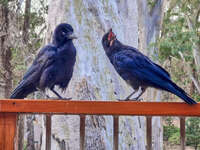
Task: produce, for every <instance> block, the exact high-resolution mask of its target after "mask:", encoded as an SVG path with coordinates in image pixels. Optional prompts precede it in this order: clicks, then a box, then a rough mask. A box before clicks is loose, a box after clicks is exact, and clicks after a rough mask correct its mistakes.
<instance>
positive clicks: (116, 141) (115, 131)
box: [113, 116, 119, 150]
mask: <svg viewBox="0 0 200 150" xmlns="http://www.w3.org/2000/svg"><path fill="white" fill-rule="evenodd" d="M113 141H114V143H113V149H114V150H118V149H119V116H113Z"/></svg>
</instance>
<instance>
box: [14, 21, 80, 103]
mask: <svg viewBox="0 0 200 150" xmlns="http://www.w3.org/2000/svg"><path fill="white" fill-rule="evenodd" d="M75 38H76V37H75V36H74V35H73V28H72V26H71V25H69V24H66V23H61V24H59V25H58V26H57V27H56V29H55V31H54V34H53V42H52V43H51V44H48V45H46V46H44V47H43V48H42V49H41V50H40V52H39V53H38V55H37V57H36V58H35V60H34V62H33V64H32V65H31V67H30V68H29V69H28V71H27V72H26V73H25V75H24V77H23V79H22V80H21V82H20V83H19V85H18V86H17V87H16V89H15V90H14V91H13V92H12V94H11V96H10V98H13V99H22V98H25V97H26V96H27V95H28V94H30V93H33V92H35V91H37V90H38V89H39V90H42V91H44V90H45V89H46V88H49V89H50V90H51V91H52V92H54V93H55V94H56V95H57V96H58V97H59V98H60V99H62V97H61V96H60V95H59V94H58V93H57V92H56V91H55V90H54V87H55V85H57V86H58V87H60V88H61V89H63V90H64V89H65V88H67V86H68V83H69V81H70V79H71V77H72V73H73V68H74V64H75V61H76V48H75V47H74V44H73V42H72V40H73V39H75Z"/></svg>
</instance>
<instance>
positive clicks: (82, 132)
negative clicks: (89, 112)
mask: <svg viewBox="0 0 200 150" xmlns="http://www.w3.org/2000/svg"><path fill="white" fill-rule="evenodd" d="M84 143H85V115H80V150H84V149H85V147H84Z"/></svg>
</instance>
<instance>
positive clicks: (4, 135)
mask: <svg viewBox="0 0 200 150" xmlns="http://www.w3.org/2000/svg"><path fill="white" fill-rule="evenodd" d="M16 123H17V113H0V150H14V148H15V149H17V147H15V146H16V145H17V144H16V145H15V143H14V142H15V135H16Z"/></svg>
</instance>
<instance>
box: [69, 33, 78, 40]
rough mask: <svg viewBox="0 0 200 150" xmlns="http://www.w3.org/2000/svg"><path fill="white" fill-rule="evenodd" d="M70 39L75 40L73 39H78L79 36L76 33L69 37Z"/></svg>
mask: <svg viewBox="0 0 200 150" xmlns="http://www.w3.org/2000/svg"><path fill="white" fill-rule="evenodd" d="M68 38H69V39H72V40H73V39H77V36H76V35H75V34H74V33H72V34H70V35H68Z"/></svg>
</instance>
